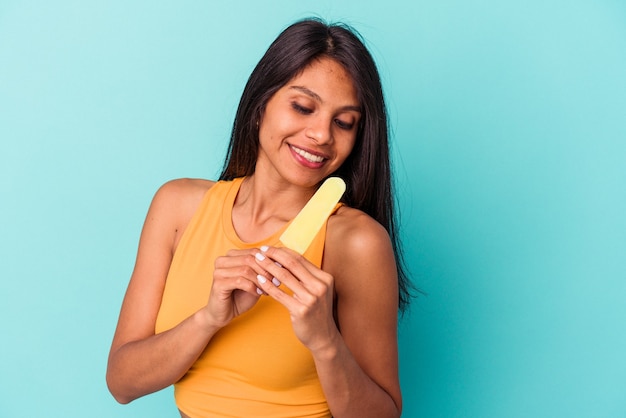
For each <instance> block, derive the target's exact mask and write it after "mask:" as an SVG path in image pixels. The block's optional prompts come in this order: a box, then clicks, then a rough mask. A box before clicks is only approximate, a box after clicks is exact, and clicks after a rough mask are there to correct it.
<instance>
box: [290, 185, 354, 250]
mask: <svg viewBox="0 0 626 418" xmlns="http://www.w3.org/2000/svg"><path fill="white" fill-rule="evenodd" d="M345 191H346V183H344V182H343V180H342V179H340V178H339V177H329V178H327V179H326V181H325V182H324V183H322V185H321V186H320V188H319V189H317V191H316V192H315V194H314V195H313V197H311V199H310V200H309V201H308V202H307V204H306V205H304V207H303V208H302V210H300V213H298V215H297V216H296V217H295V219H294V220H293V221H292V222H291V224H290V225H289V226H288V227H287V229H285V232H283V234H282V235H281V236H280V241H281V242H282V243H283V244H284V245H285V247H287V248H291V249H292V250H294V251H297V252H298V253H300V254H303V253H304V252H305V251H306V249H307V248H309V245H311V241H313V238H315V235H317V233H318V232H319V230H320V228H321V227H322V225H324V222H325V221H326V218H328V216H329V215H330V213H331V212H332V211H333V208H334V207H335V205H336V204H337V202H339V199H341V196H342V195H343V193H344V192H345Z"/></svg>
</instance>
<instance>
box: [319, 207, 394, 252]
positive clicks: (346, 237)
mask: <svg viewBox="0 0 626 418" xmlns="http://www.w3.org/2000/svg"><path fill="white" fill-rule="evenodd" d="M327 244H331V245H333V246H334V245H337V246H339V247H343V248H346V249H349V250H352V251H357V252H361V253H368V252H370V251H371V250H368V248H371V247H372V246H379V245H386V244H390V240H389V234H388V233H387V230H386V229H385V228H384V227H383V226H382V225H381V224H380V223H378V222H377V221H376V220H375V219H374V218H372V217H371V216H369V215H368V214H366V213H365V212H363V211H361V210H358V209H354V208H351V207H349V206H342V207H340V208H339V209H338V210H337V212H336V213H335V215H333V216H331V217H330V218H329V220H328V228H327Z"/></svg>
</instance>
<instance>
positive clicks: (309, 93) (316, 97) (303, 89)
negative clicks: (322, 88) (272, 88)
mask: <svg viewBox="0 0 626 418" xmlns="http://www.w3.org/2000/svg"><path fill="white" fill-rule="evenodd" d="M289 88H290V89H293V90H297V91H299V92H300V93H304V94H306V95H307V96H309V97H310V98H312V99H313V100H316V101H318V102H320V103H322V102H323V100H322V98H321V97H320V95H319V94H317V93H315V92H314V91H313V90H310V89H308V88H306V87H304V86H291V87H289Z"/></svg>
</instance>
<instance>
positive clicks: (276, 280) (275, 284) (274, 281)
mask: <svg viewBox="0 0 626 418" xmlns="http://www.w3.org/2000/svg"><path fill="white" fill-rule="evenodd" d="M272 283H274V286H277V287H278V286H280V280H278V279H277V278H276V277H274V278H273V279H272Z"/></svg>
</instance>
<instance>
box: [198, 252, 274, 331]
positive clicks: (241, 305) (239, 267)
mask: <svg viewBox="0 0 626 418" xmlns="http://www.w3.org/2000/svg"><path fill="white" fill-rule="evenodd" d="M255 260H256V259H255V258H254V251H253V250H231V251H229V252H228V253H227V254H226V255H225V256H222V257H218V258H216V260H215V269H214V272H213V284H212V287H211V293H210V295H209V301H208V303H207V305H206V307H205V309H206V311H207V313H208V314H209V317H210V318H211V319H212V321H213V322H215V323H216V324H217V325H218V326H224V325H226V324H228V323H229V322H230V321H231V320H232V319H233V318H235V317H236V316H238V315H241V314H242V313H244V312H246V311H247V310H249V309H250V308H252V306H254V305H255V304H256V302H257V301H258V299H259V297H260V296H261V295H262V294H263V291H262V290H261V289H260V288H259V287H258V286H257V280H256V276H257V275H259V274H267V272H266V271H265V270H264V269H263V268H262V267H261V266H260V265H259V264H258V263H256V261H255Z"/></svg>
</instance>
